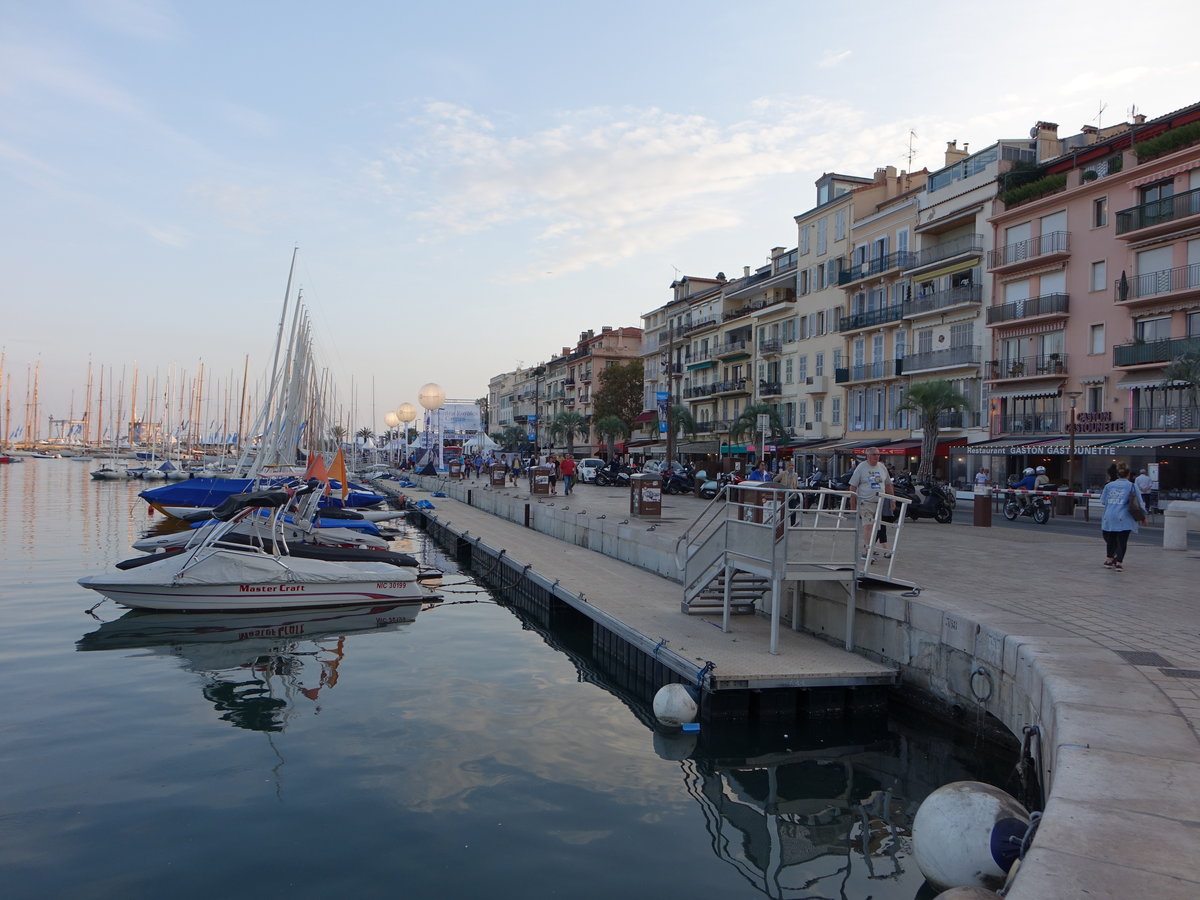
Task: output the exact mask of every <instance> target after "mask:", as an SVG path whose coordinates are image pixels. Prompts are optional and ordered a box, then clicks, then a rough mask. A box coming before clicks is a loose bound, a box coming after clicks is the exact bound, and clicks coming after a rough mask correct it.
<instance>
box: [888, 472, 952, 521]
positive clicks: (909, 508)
mask: <svg viewBox="0 0 1200 900" xmlns="http://www.w3.org/2000/svg"><path fill="white" fill-rule="evenodd" d="M892 489H893V490H894V491H895V492H896V496H897V497H903V498H905V499H906V500H908V501H909V502H908V504H907V505H906V510H905V513H906V515H907V516H908V518H909V519H910V520H912V521H914V522H915V521H916V520H917V519H933V520H934V521H935V522H938V523H940V524H942V525H945V524H946V523H947V522H950V521H952V520H953V519H954V509H953V507H952V506H951V504H950V500H949V499H948V498H947V496H946V491H945V490H944V489H943V488H942V486H941V485H939V484H938V483H937V482H936V481H931V480H929V479H926V480H924V481H922V482H921V485H920V488H918V487H917V485H916V483H915V482H914V481H913V480H912V476H911V475H897V476H896V477H895V479H893V481H892Z"/></svg>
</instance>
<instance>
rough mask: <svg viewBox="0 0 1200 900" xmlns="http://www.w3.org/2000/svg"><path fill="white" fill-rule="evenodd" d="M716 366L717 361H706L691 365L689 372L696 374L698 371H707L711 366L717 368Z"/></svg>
mask: <svg viewBox="0 0 1200 900" xmlns="http://www.w3.org/2000/svg"><path fill="white" fill-rule="evenodd" d="M716 364H717V361H716V360H715V359H706V360H704V362H698V363H689V364H688V367H687V370H688V371H689V372H695V371H696V370H697V369H707V368H708V367H709V366H715V365H716Z"/></svg>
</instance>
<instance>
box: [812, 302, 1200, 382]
mask: <svg viewBox="0 0 1200 900" xmlns="http://www.w3.org/2000/svg"><path fill="white" fill-rule="evenodd" d="M1195 315H1196V318H1197V320H1198V321H1197V322H1196V327H1197V328H1200V313H1198V314H1195ZM813 374H814V375H817V376H820V375H824V374H825V354H824V353H818V354H816V355H815V356H814V357H813Z"/></svg>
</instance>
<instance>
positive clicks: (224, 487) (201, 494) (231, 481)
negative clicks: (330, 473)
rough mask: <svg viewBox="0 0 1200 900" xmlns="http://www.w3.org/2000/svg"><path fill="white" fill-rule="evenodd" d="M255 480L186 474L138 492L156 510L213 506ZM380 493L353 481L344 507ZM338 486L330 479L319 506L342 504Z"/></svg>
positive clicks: (374, 501) (377, 498) (375, 500)
mask: <svg viewBox="0 0 1200 900" xmlns="http://www.w3.org/2000/svg"><path fill="white" fill-rule="evenodd" d="M289 480H294V479H285V478H278V479H270V480H269V481H268V482H266V483H265V484H264V483H262V482H259V484H258V488H259V489H262V488H264V487H267V488H269V487H279V486H280V485H282V484H284V483H285V482H286V481H289ZM254 485H255V482H254V480H253V479H250V478H189V479H187V480H186V481H173V482H170V483H169V484H164V485H160V486H159V487H154V488H150V489H149V490H145V491H142V492H140V493H139V494H138V496H139V497H141V498H142V499H143V500H145V501H146V502H147V503H149V504H150V505H151V506H153V507H155V508H156V509H158V510H160V511H161V510H162V508H163V507H166V506H192V507H206V506H217V505H218V504H220V503H221V501H222V500H224V499H225V498H226V497H228V496H229V495H230V494H242V493H245V492H246V491H251V490H255V487H254ZM384 499H385V498H384V496H383V495H382V494H375V493H372V492H371V491H368V490H366V489H364V488H363V487H362V486H361V485H356V484H354V483H353V482H351V484H350V493H349V494H348V495H347V496H346V502H345V504H344V505H345V506H347V507H368V506H378V505H379V504H380V503H382V502H383V501H384ZM341 501H342V497H341V489H340V486H339V485H338V484H337V483H336V482H334V483H333V493H332V494H331V495H330V496H329V497H326V498H324V499H323V500H322V501H321V505H322V506H334V507H337V506H342V505H343V503H342V502H341Z"/></svg>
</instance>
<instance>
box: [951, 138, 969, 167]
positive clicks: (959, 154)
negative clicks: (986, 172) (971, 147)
mask: <svg viewBox="0 0 1200 900" xmlns="http://www.w3.org/2000/svg"><path fill="white" fill-rule="evenodd" d="M966 158H967V145H966V144H963V149H961V150H959V149H958V141H946V165H948V166H952V165H954V164H955V163H956V162H958V161H959V160H963V159H966Z"/></svg>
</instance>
